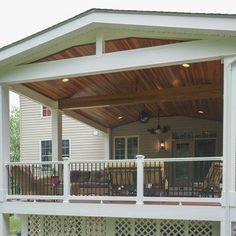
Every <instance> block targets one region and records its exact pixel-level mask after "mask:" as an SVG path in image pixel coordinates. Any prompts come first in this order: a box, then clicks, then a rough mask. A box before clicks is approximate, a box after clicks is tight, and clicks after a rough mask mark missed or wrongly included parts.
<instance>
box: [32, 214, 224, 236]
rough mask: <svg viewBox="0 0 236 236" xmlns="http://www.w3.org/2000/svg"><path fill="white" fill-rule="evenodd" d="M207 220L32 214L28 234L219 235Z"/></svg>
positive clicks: (100, 235) (87, 235)
mask: <svg viewBox="0 0 236 236" xmlns="http://www.w3.org/2000/svg"><path fill="white" fill-rule="evenodd" d="M216 229H217V227H216V224H214V223H212V222H207V221H181V220H153V219H128V218H103V217H74V216H70V217H61V216H34V215H32V216H29V218H28V235H29V236H64V235H65V236H113V235H114V236H217V235H220V233H219V232H216Z"/></svg>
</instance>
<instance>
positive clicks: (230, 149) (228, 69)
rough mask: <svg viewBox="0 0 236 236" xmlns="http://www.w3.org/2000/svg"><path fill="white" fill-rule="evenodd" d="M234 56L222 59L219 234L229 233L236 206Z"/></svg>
mask: <svg viewBox="0 0 236 236" xmlns="http://www.w3.org/2000/svg"><path fill="white" fill-rule="evenodd" d="M235 61H236V58H225V59H224V122H223V129H224V131H223V191H222V199H223V202H222V205H223V206H224V208H225V219H224V221H223V222H221V236H222V235H224V236H228V235H231V230H232V229H231V217H230V207H235V206H236V194H235V163H236V162H235V158H236V92H235V91H236V64H235Z"/></svg>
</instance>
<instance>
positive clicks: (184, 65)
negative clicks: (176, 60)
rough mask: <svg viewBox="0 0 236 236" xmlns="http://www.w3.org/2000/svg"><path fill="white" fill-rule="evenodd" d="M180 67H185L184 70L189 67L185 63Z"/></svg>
mask: <svg viewBox="0 0 236 236" xmlns="http://www.w3.org/2000/svg"><path fill="white" fill-rule="evenodd" d="M182 66H183V67H185V68H188V67H190V65H189V64H187V63H184V64H182Z"/></svg>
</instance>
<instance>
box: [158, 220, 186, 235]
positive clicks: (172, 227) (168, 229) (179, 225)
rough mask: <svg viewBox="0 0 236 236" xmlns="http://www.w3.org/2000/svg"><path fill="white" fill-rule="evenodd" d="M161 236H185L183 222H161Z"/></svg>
mask: <svg viewBox="0 0 236 236" xmlns="http://www.w3.org/2000/svg"><path fill="white" fill-rule="evenodd" d="M160 232H161V236H183V235H185V224H184V221H180V220H162V221H161V223H160Z"/></svg>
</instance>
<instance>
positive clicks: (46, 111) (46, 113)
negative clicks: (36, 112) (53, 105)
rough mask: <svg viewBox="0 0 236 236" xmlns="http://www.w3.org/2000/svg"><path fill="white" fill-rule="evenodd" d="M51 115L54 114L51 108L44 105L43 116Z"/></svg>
mask: <svg viewBox="0 0 236 236" xmlns="http://www.w3.org/2000/svg"><path fill="white" fill-rule="evenodd" d="M51 115H52V112H51V109H50V108H48V107H45V106H42V116H43V117H48V116H51Z"/></svg>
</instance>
